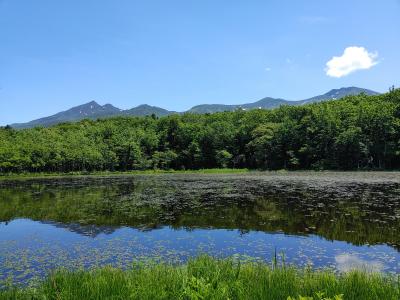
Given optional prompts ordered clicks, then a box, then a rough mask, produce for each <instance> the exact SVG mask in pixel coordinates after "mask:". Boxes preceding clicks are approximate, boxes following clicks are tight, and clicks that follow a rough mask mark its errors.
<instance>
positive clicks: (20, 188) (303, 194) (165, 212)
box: [0, 176, 400, 249]
mask: <svg viewBox="0 0 400 300" xmlns="http://www.w3.org/2000/svg"><path fill="white" fill-rule="evenodd" d="M17 217H24V218H30V219H33V220H39V221H45V222H47V221H53V222H57V223H56V224H57V225H56V226H63V227H67V228H69V229H70V230H72V231H74V232H77V233H81V234H85V235H90V234H97V233H99V232H103V233H111V232H112V231H113V230H114V228H115V227H116V226H125V225H126V226H132V227H136V228H139V229H142V230H151V229H154V228H159V227H161V226H165V225H168V226H171V227H173V228H187V229H194V228H226V229H239V230H242V231H243V232H246V231H248V230H259V231H266V232H276V231H283V232H285V233H289V234H309V233H315V234H318V235H320V236H323V237H325V238H327V239H332V240H344V241H348V242H352V243H354V244H366V243H369V244H377V243H387V244H390V245H393V246H394V247H396V248H397V249H400V236H399V235H398V230H399V229H400V200H399V184H395V183H391V184H361V183H358V184H343V183H342V184H336V185H330V186H324V185H320V186H319V185H313V186H310V185H307V184H305V183H301V182H295V183H293V182H268V181H262V180H254V178H253V179H252V180H243V178H238V179H235V178H234V177H229V178H225V179H218V180H216V178H215V177H210V178H208V177H202V178H201V179H199V178H197V179H190V178H185V177H179V176H178V177H168V176H160V177H139V178H124V179H121V178H120V179H118V178H102V179H97V180H95V179H90V180H89V179H85V180H77V179H73V180H56V181H31V182H25V183H19V184H15V185H12V184H9V185H4V186H2V187H0V220H2V221H7V220H12V219H14V218H17ZM94 225H95V226H94ZM85 226H86V227H85Z"/></svg>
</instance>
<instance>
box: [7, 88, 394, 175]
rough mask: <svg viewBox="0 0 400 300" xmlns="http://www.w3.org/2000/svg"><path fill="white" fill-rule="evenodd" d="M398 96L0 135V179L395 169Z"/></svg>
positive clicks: (391, 93) (120, 120) (132, 119)
mask: <svg viewBox="0 0 400 300" xmlns="http://www.w3.org/2000/svg"><path fill="white" fill-rule="evenodd" d="M399 129H400V89H394V88H393V89H391V90H390V91H389V92H387V93H385V94H381V95H377V96H367V95H365V94H360V95H358V96H347V97H345V98H342V99H340V100H332V101H324V102H320V103H313V104H308V105H302V106H287V105H286V106H281V107H279V108H277V109H272V110H264V109H254V110H248V111H247V110H237V111H234V112H222V113H213V114H194V113H185V114H181V115H179V114H176V115H170V116H167V117H161V118H157V117H155V116H154V115H152V116H146V117H115V118H108V119H98V120H95V121H93V120H83V121H80V122H77V123H63V124H58V125H55V126H52V127H48V128H44V127H36V128H32V129H24V130H15V129H13V128H11V127H10V126H6V127H1V128H0V173H20V172H72V171H87V172H93V171H105V170H107V171H129V170H151V169H154V170H157V169H161V170H187V169H207V168H249V169H262V170H277V169H288V170H302V169H314V170H325V169H330V170H358V169H360V170H368V169H382V170H383V169H388V170H390V169H399V168H400V130H399Z"/></svg>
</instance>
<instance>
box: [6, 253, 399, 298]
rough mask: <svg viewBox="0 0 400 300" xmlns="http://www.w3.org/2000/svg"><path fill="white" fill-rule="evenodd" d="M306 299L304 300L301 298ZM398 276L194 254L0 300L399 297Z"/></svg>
mask: <svg viewBox="0 0 400 300" xmlns="http://www.w3.org/2000/svg"><path fill="white" fill-rule="evenodd" d="M301 296H302V297H309V298H301ZM399 298H400V282H399V278H396V277H394V276H389V275H382V274H373V273H365V272H360V271H358V272H357V271H353V272H350V273H344V274H339V275H338V274H335V273H333V272H332V271H329V270H324V271H316V270H311V269H296V268H294V267H290V266H276V265H275V266H274V265H272V266H270V265H267V264H266V263H238V262H237V261H234V260H232V259H221V260H220V259H215V258H211V257H209V256H200V257H198V258H196V259H193V260H191V261H189V262H188V263H187V264H185V265H180V266H172V265H167V264H150V265H148V264H147V265H141V264H136V265H133V267H132V268H131V269H129V270H126V271H123V270H120V269H116V268H111V267H105V268H101V269H95V270H92V271H75V272H69V271H65V270H59V271H56V272H54V273H53V274H51V275H50V276H49V278H47V279H46V280H45V281H43V282H42V283H41V284H40V285H39V286H38V287H37V288H35V289H33V288H25V289H23V288H22V289H18V288H14V289H12V288H11V289H9V290H3V291H0V299H82V300H84V299H285V300H286V299H304V300H305V299H307V300H311V299H326V300H328V299H332V300H333V299H335V300H336V299H337V300H339V299H346V300H347V299H363V300H368V299H399Z"/></svg>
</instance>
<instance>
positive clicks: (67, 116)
mask: <svg viewBox="0 0 400 300" xmlns="http://www.w3.org/2000/svg"><path fill="white" fill-rule="evenodd" d="M360 93H365V94H367V95H377V94H379V93H377V92H374V91H371V90H368V89H363V88H358V87H345V88H340V89H333V90H331V91H329V92H327V93H325V94H323V95H318V96H315V97H312V98H308V99H304V100H297V101H290V100H285V99H281V98H270V97H266V98H263V99H261V100H258V101H256V102H252V103H245V104H237V105H228V104H201V105H197V106H194V107H192V108H191V109H189V110H187V111H185V112H176V111H170V110H166V109H164V108H161V107H157V106H150V105H147V104H142V105H139V106H136V107H134V108H131V109H127V110H122V109H119V108H117V107H115V106H113V105H111V104H105V105H100V104H98V103H97V102H95V101H91V102H88V103H85V104H82V105H79V106H76V107H73V108H71V109H69V110H66V111H62V112H59V113H57V114H55V115H52V116H49V117H44V118H40V119H36V120H33V121H30V122H27V123H15V124H11V127H13V128H16V129H24V128H32V127H36V126H44V127H47V126H52V125H55V124H58V123H63V122H75V121H79V120H82V119H99V118H109V117H114V116H146V115H152V114H154V115H156V116H158V117H161V116H167V115H171V114H180V113H186V112H189V113H199V114H203V113H214V112H222V111H234V110H237V109H243V110H249V109H271V108H276V107H279V106H281V105H303V104H307V103H314V102H320V101H324V100H335V99H340V98H343V97H345V96H348V95H358V94H360Z"/></svg>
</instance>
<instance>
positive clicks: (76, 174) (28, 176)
mask: <svg viewBox="0 0 400 300" xmlns="http://www.w3.org/2000/svg"><path fill="white" fill-rule="evenodd" d="M246 173H247V174H250V173H260V174H275V175H285V174H307V173H309V174H340V173H343V174H347V173H360V174H361V173H379V174H385V173H387V174H400V170H348V171H343V170H295V171H293V170H291V171H289V170H274V171H269V170H252V169H233V168H225V169H222V168H217V169H199V170H132V171H95V172H66V173H59V172H54V173H42V172H40V173H0V181H2V180H18V179H41V178H63V177H66V178H68V177H90V176H92V177H95V176H99V177H101V176H124V175H162V174H246Z"/></svg>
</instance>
